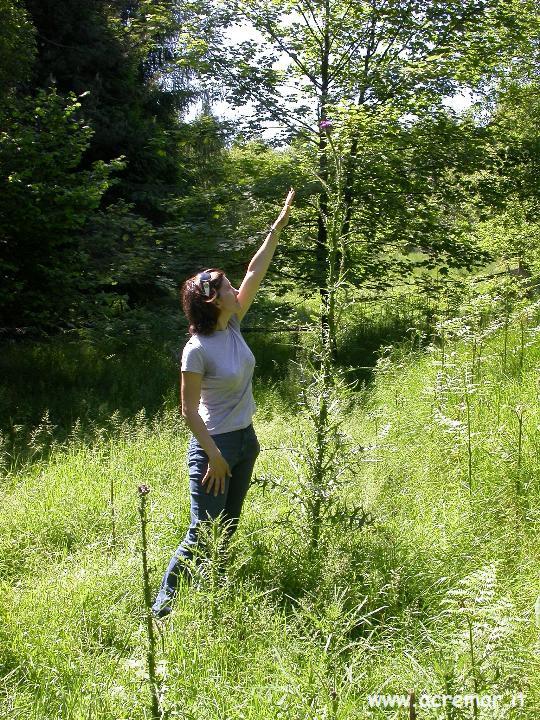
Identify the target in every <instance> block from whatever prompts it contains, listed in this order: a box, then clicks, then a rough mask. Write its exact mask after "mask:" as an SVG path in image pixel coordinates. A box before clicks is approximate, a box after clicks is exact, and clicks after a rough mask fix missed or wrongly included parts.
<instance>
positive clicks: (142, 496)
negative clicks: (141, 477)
mask: <svg viewBox="0 0 540 720" xmlns="http://www.w3.org/2000/svg"><path fill="white" fill-rule="evenodd" d="M138 492H139V517H140V519H141V540H142V546H141V554H142V569H143V591H144V607H145V615H146V630H147V634H148V653H147V661H148V680H149V683H150V694H151V697H152V705H151V717H152V720H161V712H160V709H159V689H158V681H157V676H156V639H155V636H154V624H153V620H152V596H151V592H150V579H149V573H148V559H147V542H146V525H147V524H148V519H147V516H146V496H147V495H148V493H149V492H150V488H149V487H148V485H139V487H138Z"/></svg>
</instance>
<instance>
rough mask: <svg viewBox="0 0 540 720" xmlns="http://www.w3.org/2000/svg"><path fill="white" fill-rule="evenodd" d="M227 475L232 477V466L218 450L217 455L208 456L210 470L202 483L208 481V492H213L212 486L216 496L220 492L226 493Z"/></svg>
mask: <svg viewBox="0 0 540 720" xmlns="http://www.w3.org/2000/svg"><path fill="white" fill-rule="evenodd" d="M227 475H228V476H229V477H231V475H232V473H231V468H230V467H229V463H228V462H227V461H226V460H225V458H224V457H223V455H222V454H221V453H220V452H219V450H218V452H217V453H216V454H215V455H212V456H211V457H209V458H208V470H207V471H206V475H205V476H204V477H203V479H202V480H201V485H204V484H205V483H207V485H206V492H207V493H209V492H211V490H212V488H214V496H216V495H217V494H218V492H221V493H224V492H225V478H226V476H227Z"/></svg>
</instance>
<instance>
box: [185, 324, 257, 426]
mask: <svg viewBox="0 0 540 720" xmlns="http://www.w3.org/2000/svg"><path fill="white" fill-rule="evenodd" d="M254 368H255V356H254V355H253V353H252V352H251V350H250V349H249V347H248V345H247V343H246V341H245V340H244V338H243V337H242V333H241V332H240V322H239V320H238V315H236V314H234V315H233V316H232V317H231V319H230V320H229V323H228V325H227V327H226V329H225V330H215V331H214V332H213V333H212V334H211V335H197V334H195V335H192V336H191V338H190V339H189V340H188V341H187V343H186V345H185V347H184V350H183V352H182V364H181V369H182V370H187V371H188V372H196V373H200V374H201V375H202V380H201V399H200V402H199V415H200V416H201V417H202V419H203V421H204V424H205V425H206V428H207V430H208V432H209V433H210V434H212V435H218V434H220V433H224V432H230V431H232V430H241V429H243V428H246V427H248V425H250V424H251V418H252V416H253V413H254V412H255V410H256V405H255V401H254V399H253V390H252V385H251V381H252V378H253V370H254Z"/></svg>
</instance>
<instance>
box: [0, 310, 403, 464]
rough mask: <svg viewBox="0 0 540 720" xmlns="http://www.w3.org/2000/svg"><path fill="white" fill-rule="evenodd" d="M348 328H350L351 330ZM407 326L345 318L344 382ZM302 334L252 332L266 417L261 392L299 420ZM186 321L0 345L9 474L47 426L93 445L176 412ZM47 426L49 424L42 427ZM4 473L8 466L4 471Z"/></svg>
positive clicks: (363, 376) (0, 417) (142, 318)
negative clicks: (141, 418)
mask: <svg viewBox="0 0 540 720" xmlns="http://www.w3.org/2000/svg"><path fill="white" fill-rule="evenodd" d="M353 320H354V322H353ZM410 324H411V321H410V319H406V318H403V317H402V316H400V315H388V314H387V315H386V316H384V317H381V316H379V317H376V318H375V319H370V320H369V321H366V320H365V319H364V318H356V319H351V322H350V324H349V325H348V326H347V327H346V329H345V331H344V332H342V333H341V338H340V343H339V358H338V364H339V365H341V366H344V367H347V368H348V372H349V375H348V377H349V379H350V380H359V381H361V382H362V383H363V384H364V385H369V384H370V382H371V380H372V376H373V366H374V365H375V363H376V361H377V357H378V353H379V350H380V348H381V346H382V345H387V344H390V343H394V342H399V341H403V338H404V337H406V336H407V329H408V328H409V327H410ZM307 336H308V334H307V333H305V332H301V331H292V332H287V331H285V330H279V331H276V332H257V326H256V323H255V324H254V323H253V322H252V323H250V324H248V327H246V330H245V337H246V340H247V342H248V344H249V345H250V347H251V349H252V351H253V353H254V355H255V357H256V368H255V394H256V396H257V400H258V402H257V404H258V405H259V407H260V413H261V415H260V416H261V417H262V415H263V411H264V404H265V402H266V395H267V391H270V396H269V400H268V401H269V402H271V401H270V397H273V398H276V399H278V400H279V405H280V406H281V407H282V409H283V410H284V411H289V410H290V411H291V413H294V412H295V408H296V401H297V397H298V388H297V387H296V386H295V381H294V378H295V377H296V374H295V373H294V371H292V367H291V364H292V362H293V361H294V360H295V359H296V358H297V356H298V350H299V348H301V347H303V346H305V344H306V341H308V342H309V340H308V337H307ZM188 337H189V336H188V334H187V332H186V328H185V325H184V324H183V318H182V317H181V316H180V315H179V313H176V314H175V313H173V312H172V311H171V309H170V308H164V309H163V312H162V313H160V312H156V311H155V310H153V311H139V312H138V313H136V314H135V313H134V314H132V315H130V316H129V317H128V318H127V319H122V320H121V321H116V322H115V321H110V322H109V323H108V324H103V325H102V326H100V327H95V328H93V329H91V330H85V331H78V332H73V333H71V334H69V333H68V334H65V335H59V336H56V337H52V338H48V339H45V340H41V341H38V340H19V341H16V342H15V341H6V342H4V343H3V345H2V352H1V354H0V373H1V377H2V384H1V385H0V432H1V434H2V438H1V444H2V451H3V454H4V457H7V465H8V467H10V468H12V469H13V468H15V467H17V466H18V465H19V464H21V463H24V462H26V461H28V460H29V459H30V458H33V459H36V457H41V458H42V457H46V456H47V448H46V447H45V445H46V444H47V443H44V448H43V450H42V452H41V454H38V455H37V456H36V450H35V448H34V449H32V450H30V449H29V447H28V445H29V440H30V438H31V436H32V433H33V432H35V430H36V428H38V427H39V426H43V427H44V428H45V430H46V432H48V433H49V435H50V443H52V442H55V443H60V444H61V443H63V442H65V440H66V439H67V438H68V436H69V434H70V431H71V429H72V427H73V425H74V424H75V423H76V422H78V423H79V426H80V427H79V433H80V434H82V436H83V437H86V432H88V438H89V439H91V437H92V435H93V433H95V430H96V428H99V427H107V426H108V420H109V419H110V418H111V416H112V415H113V413H115V414H116V417H117V420H120V421H122V420H126V419H129V418H132V417H134V416H135V415H136V414H137V413H139V412H140V411H141V410H144V414H145V416H146V418H148V420H149V421H153V420H154V419H155V418H156V416H159V414H160V413H161V412H162V411H163V410H171V409H174V408H176V407H178V402H179V387H178V384H179V358H180V355H181V351H182V348H183V346H184V344H185V342H186V341H187V339H188ZM44 418H45V419H44ZM5 464H6V463H5Z"/></svg>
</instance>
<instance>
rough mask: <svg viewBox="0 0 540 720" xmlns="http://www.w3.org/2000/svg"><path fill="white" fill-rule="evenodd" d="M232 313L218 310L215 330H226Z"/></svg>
mask: <svg viewBox="0 0 540 720" xmlns="http://www.w3.org/2000/svg"><path fill="white" fill-rule="evenodd" d="M233 314H234V313H231V312H220V313H219V317H218V319H217V322H216V330H226V329H227V325H228V324H229V320H230V319H231V318H232V316H233Z"/></svg>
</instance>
